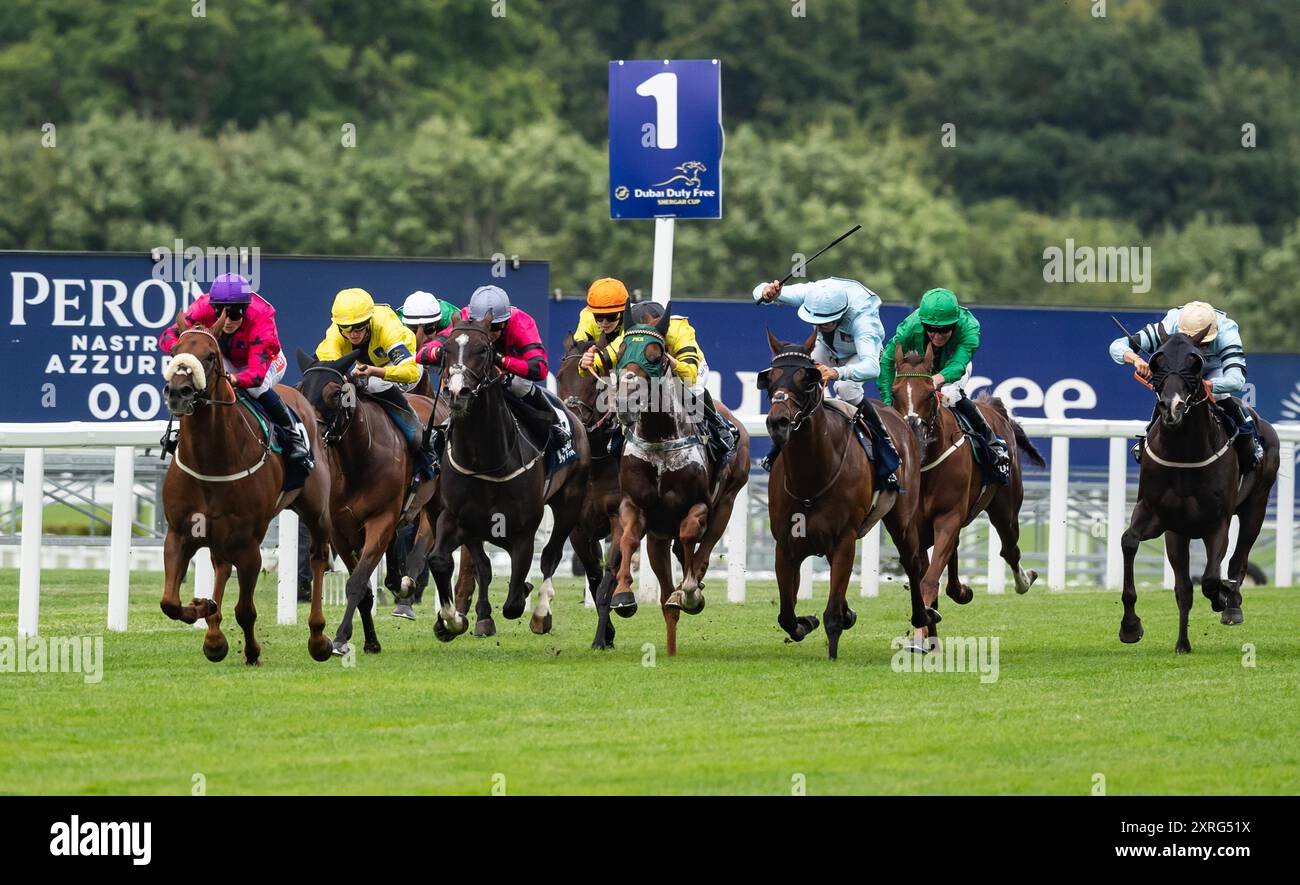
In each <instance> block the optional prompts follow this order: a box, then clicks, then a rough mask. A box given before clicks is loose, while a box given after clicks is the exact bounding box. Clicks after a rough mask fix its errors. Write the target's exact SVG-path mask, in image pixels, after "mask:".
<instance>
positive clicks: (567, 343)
mask: <svg viewBox="0 0 1300 885" xmlns="http://www.w3.org/2000/svg"><path fill="white" fill-rule="evenodd" d="M570 350H573V333H572V332H565V333H564V348H563V352H564V353H568V352H569V351H570Z"/></svg>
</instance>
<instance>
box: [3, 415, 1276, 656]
mask: <svg viewBox="0 0 1300 885" xmlns="http://www.w3.org/2000/svg"><path fill="white" fill-rule="evenodd" d="M743 421H744V423H745V426H746V428H747V429H748V430H749V432H750V433H751V434H752V435H756V436H757V435H764V434H766V426H765V424H764V418H763V416H757V415H749V416H744V417H743ZM1020 423H1021V424H1022V425H1024V428H1025V431H1026V433H1027V434H1028V435H1029V436H1031V437H1035V438H1043V437H1048V438H1050V439H1051V441H1052V446H1051V458H1050V462H1051V470H1050V512H1049V515H1048V522H1049V529H1048V544H1047V586H1048V589H1049V590H1054V591H1059V590H1064V589H1065V587H1066V575H1067V558H1068V537H1067V533H1068V523H1067V500H1068V492H1069V482H1070V441H1071V440H1073V439H1108V440H1109V441H1110V446H1109V472H1108V483H1107V508H1106V533H1105V535H1106V570H1105V586H1106V587H1108V588H1114V589H1118V588H1119V586H1120V582H1121V579H1122V576H1123V572H1122V567H1123V560H1122V556H1121V552H1120V546H1119V545H1120V536H1121V534H1122V533H1123V531H1124V529H1125V528H1126V527H1127V524H1128V513H1127V512H1126V511H1127V507H1126V494H1127V487H1128V485H1127V477H1128V467H1127V461H1126V459H1127V458H1128V457H1129V456H1128V446H1129V441H1130V440H1131V439H1132V437H1133V436H1134V435H1135V434H1137V433H1139V432H1141V431H1142V430H1143V429H1144V427H1145V424H1144V422H1141V421H1111V420H1093V419H1082V418H1072V419H1061V420H1051V419H1043V418H1022V419H1020ZM165 426H166V423H165V422H162V421H153V422H121V423H119V422H103V423H90V422H69V423H66V424H62V425H48V424H35V425H24V424H0V448H21V449H24V450H25V451H24V458H23V526H22V537H21V553H20V568H19V571H20V577H19V602H18V632H19V633H20V634H25V635H35V634H36V632H37V627H38V624H39V620H40V586H41V532H42V511H43V504H44V499H43V488H44V476H45V472H44V463H45V462H44V457H45V449H47V448H61V447H81V448H85V447H98V448H105V447H111V448H113V449H114V452H115V456H114V475H113V508H112V509H113V515H112V532H111V537H110V542H109V584H108V628H109V629H110V630H125V629H126V626H127V597H128V581H129V576H130V558H131V537H132V531H131V528H132V526H131V522H132V520H131V516H132V498H131V496H132V486H133V483H134V478H135V460H134V457H135V450H136V448H140V447H145V446H150V447H156V446H157V444H158V438H159V436H161V434H162V432H163V429H164V428H165ZM1275 426H1276V427H1277V430H1278V434H1279V436H1280V437H1281V438H1282V452H1281V460H1282V469H1281V472H1280V474H1279V476H1278V481H1277V504H1276V536H1277V546H1276V553H1275V563H1274V565H1275V568H1274V583H1275V584H1276V585H1278V586H1287V587H1289V586H1292V585H1293V582H1294V577H1295V575H1294V568H1293V564H1294V550H1295V543H1294V528H1295V463H1296V462H1295V458H1296V444H1297V442H1300V424H1295V423H1288V424H1280V425H1275ZM748 514H749V490H748V487H746V489H744V490H742V491H741V493H740V497H739V498H738V499H737V501H736V505H735V510H734V513H733V517H732V521H731V525H730V526H729V528H728V531H727V535H726V538H725V545H724V547H725V556H724V558H725V560H726V574H727V598H728V600H730V601H731V602H744V601H745V587H746V580H747V578H748V577H749V575H750V572H749V571H748V570H747V569H746V553H747V551H748V550H749V547H750V542H751V540H752V539H751V538H750V537H749V519H748ZM880 531H881V530H880V527H879V526H877V527H876V528H875V529H873V530H872V531H871V532H870V533H868V534H867V536H866V537H865V538H863V539H862V553H861V563H860V568H859V582H860V592H861V594H862V595H863V596H875V595H877V594H878V593H879V590H880V542H881V538H880ZM277 541H278V549H279V559H280V562H281V563H285V564H286V565H285V566H282V567H281V568H279V574H278V587H277V604H276V612H277V620H278V621H279V622H280V623H293V622H294V621H295V620H296V617H297V584H296V580H297V579H296V568H295V565H294V564H295V563H296V559H297V543H298V531H297V517H296V516H295V515H294V514H292V513H287V514H282V516H281V518H280V521H279V532H278V539H277ZM643 551H644V548H643ZM643 561H644V553H643ZM1225 561H1226V560H1225ZM194 567H195V570H196V578H195V586H196V588H198V589H197V591H196V592H199V593H200V595H202V593H203V590H202V588H211V586H212V574H211V569H212V566H211V561H210V559H209V558H208V556H207V555H204V554H202V553H201V554H200V555H199V556H197V557H196V558H195V566H194ZM811 578H812V560H808V561H806V562H805V563H804V572H803V580H802V582H801V595H803V596H805V597H806V596H809V595H811V585H812V580H811ZM1165 582H1166V585H1169V586H1171V585H1172V581H1171V572H1170V570H1169V568H1168V565H1167V564H1166V575H1165ZM1005 586H1006V566H1005V564H1004V563H1003V561H1002V559H1001V556H1000V550H999V543H998V537H997V533H996V532H992V531H990V532H988V550H987V590H988V592H990V593H1002V592H1004V590H1005ZM209 592H210V590H209ZM638 592H639V595H642V596H643V597H648V598H651V599H655V598H657V595H658V588H657V587H656V586H655V582H654V578H653V575H652V574H651V573H650V569H649V568H643V569H641V573H640V586H639V591H638Z"/></svg>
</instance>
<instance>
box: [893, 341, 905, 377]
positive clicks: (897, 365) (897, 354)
mask: <svg viewBox="0 0 1300 885" xmlns="http://www.w3.org/2000/svg"><path fill="white" fill-rule="evenodd" d="M902 367H903V345H901V344H895V345H894V371H895V372H897V371H898V370H899V369H901V368H902Z"/></svg>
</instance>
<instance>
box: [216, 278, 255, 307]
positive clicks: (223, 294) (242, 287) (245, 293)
mask: <svg viewBox="0 0 1300 885" xmlns="http://www.w3.org/2000/svg"><path fill="white" fill-rule="evenodd" d="M208 300H209V301H210V302H211V303H213V304H248V303H249V302H251V301H252V300H253V287H252V286H250V285H248V280H246V279H244V278H243V277H241V276H240V275H239V274H237V273H227V274H222V275H221V276H219V277H217V278H216V279H215V280H213V281H212V290H211V291H210V292H208Z"/></svg>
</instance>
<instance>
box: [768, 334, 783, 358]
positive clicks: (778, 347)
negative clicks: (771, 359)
mask: <svg viewBox="0 0 1300 885" xmlns="http://www.w3.org/2000/svg"><path fill="white" fill-rule="evenodd" d="M767 346H768V347H770V348H772V356H776V355H777V354H778V353H780V352H781V351H783V350H785V345H783V344H782V343H781V342H780V341H778V340H776V336H775V335H773V334H772V330H771V329H768V330H767Z"/></svg>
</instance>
